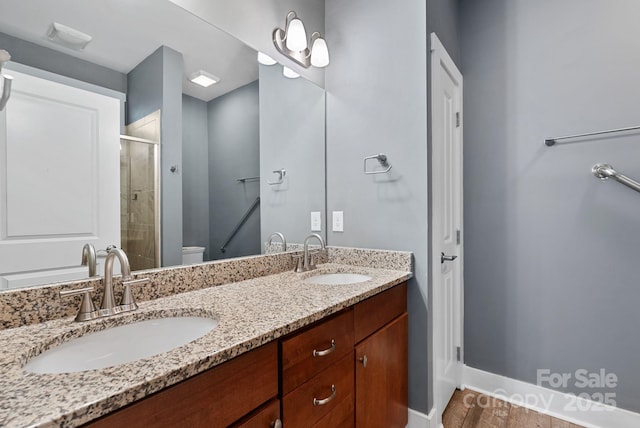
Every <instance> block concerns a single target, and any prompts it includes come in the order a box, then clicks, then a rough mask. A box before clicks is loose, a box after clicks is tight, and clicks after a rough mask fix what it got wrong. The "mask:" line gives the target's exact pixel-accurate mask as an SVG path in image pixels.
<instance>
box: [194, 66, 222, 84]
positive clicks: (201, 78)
mask: <svg viewBox="0 0 640 428" xmlns="http://www.w3.org/2000/svg"><path fill="white" fill-rule="evenodd" d="M189 81H190V82H192V83H195V84H196V85H200V86H202V87H203V88H208V87H209V86H211V85H213V84H214V83H218V82H219V81H220V78H219V77H216V76H214V75H213V74H211V73H207V72H206V71H204V70H198V71H196V72H195V73H192V74H191V76H189Z"/></svg>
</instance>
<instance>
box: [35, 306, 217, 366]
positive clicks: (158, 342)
mask: <svg viewBox="0 0 640 428" xmlns="http://www.w3.org/2000/svg"><path fill="white" fill-rule="evenodd" d="M217 324H218V321H216V320H214V319H211V318H203V317H174V318H157V319H152V320H146V321H139V322H136V323H132V324H126V325H122V326H119V327H113V328H108V329H106V330H102V331H98V332H95V333H90V334H86V335H84V336H81V337H78V338H76V339H73V340H70V341H68V342H65V343H63V344H61V345H59V346H56V347H55V348H52V349H49V350H48V351H46V352H44V353H42V354H40V355H38V356H37V357H35V358H33V359H31V360H30V361H29V362H28V363H27V365H26V366H25V367H24V369H25V370H26V371H28V372H32V373H72V372H82V371H86V370H94V369H103V368H106V367H112V366H117V365H120V364H124V363H128V362H131V361H135V360H140V359H143V358H149V357H152V356H154V355H157V354H161V353H163V352H167V351H170V350H171V349H174V348H177V347H179V346H182V345H184V344H187V343H189V342H191V341H193V340H196V339H197V338H199V337H201V336H204V335H205V334H207V333H208V332H210V331H211V330H213V329H214V328H215V327H216V325H217Z"/></svg>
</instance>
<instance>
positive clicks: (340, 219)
mask: <svg viewBox="0 0 640 428" xmlns="http://www.w3.org/2000/svg"><path fill="white" fill-rule="evenodd" d="M333 231H334V232H344V212H343V211H334V212H333Z"/></svg>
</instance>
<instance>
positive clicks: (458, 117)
mask: <svg viewBox="0 0 640 428" xmlns="http://www.w3.org/2000/svg"><path fill="white" fill-rule="evenodd" d="M456 128H460V112H459V111H457V112H456Z"/></svg>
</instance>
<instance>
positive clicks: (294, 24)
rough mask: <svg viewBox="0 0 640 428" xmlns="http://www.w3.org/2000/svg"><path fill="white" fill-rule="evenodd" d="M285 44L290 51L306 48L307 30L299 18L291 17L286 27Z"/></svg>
mask: <svg viewBox="0 0 640 428" xmlns="http://www.w3.org/2000/svg"><path fill="white" fill-rule="evenodd" d="M286 38H287V41H286V43H285V46H286V47H287V49H289V50H290V51H295V52H300V51H303V50H305V49H306V48H307V31H306V30H305V29H304V24H303V23H302V21H301V20H300V19H299V18H293V19H292V20H291V21H290V22H289V25H288V26H287V29H286Z"/></svg>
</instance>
